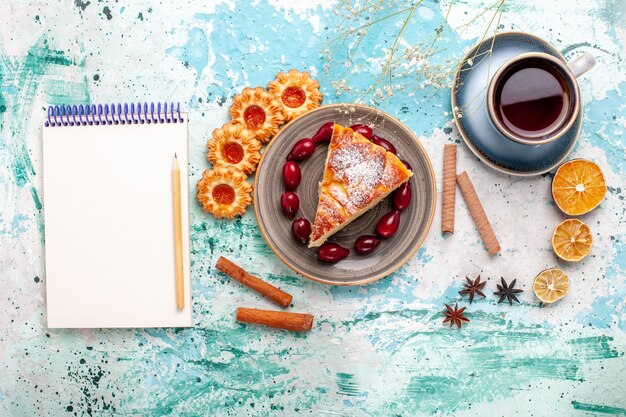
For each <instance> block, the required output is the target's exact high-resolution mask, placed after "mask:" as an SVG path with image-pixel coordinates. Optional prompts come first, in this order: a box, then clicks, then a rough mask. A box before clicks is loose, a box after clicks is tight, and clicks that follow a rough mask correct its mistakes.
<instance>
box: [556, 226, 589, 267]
mask: <svg viewBox="0 0 626 417" xmlns="http://www.w3.org/2000/svg"><path fill="white" fill-rule="evenodd" d="M592 244H593V238H592V236H591V231H590V230H589V226H587V225H586V224H585V223H583V222H581V221H580V220H578V219H567V220H565V221H563V222H562V223H561V224H559V225H558V226H557V227H556V228H555V229H554V233H553V234H552V248H553V249H554V253H556V256H558V257H559V258H561V259H563V260H564V261H572V262H577V261H580V260H581V259H583V258H584V257H585V256H587V255H589V252H591V246H592Z"/></svg>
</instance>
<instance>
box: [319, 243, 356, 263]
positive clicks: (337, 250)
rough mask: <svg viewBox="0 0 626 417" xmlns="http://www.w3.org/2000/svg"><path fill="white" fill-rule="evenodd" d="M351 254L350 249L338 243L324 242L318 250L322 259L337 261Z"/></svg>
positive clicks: (331, 261)
mask: <svg viewBox="0 0 626 417" xmlns="http://www.w3.org/2000/svg"><path fill="white" fill-rule="evenodd" d="M348 255H350V249H347V248H344V247H343V246H340V245H338V244H336V243H324V244H323V245H322V246H320V248H319V249H318V251H317V257H318V258H319V260H320V261H324V262H329V263H333V264H334V263H335V262H339V261H340V260H342V259H343V258H345V257H347V256H348Z"/></svg>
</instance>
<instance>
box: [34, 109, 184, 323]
mask: <svg viewBox="0 0 626 417" xmlns="http://www.w3.org/2000/svg"><path fill="white" fill-rule="evenodd" d="M175 153H176V154H177V158H178V162H179V165H180V173H181V195H182V196H183V197H182V231H183V234H182V236H183V269H184V296H185V306H184V308H183V309H178V308H177V306H176V281H175V261H174V220H173V216H174V215H173V203H172V201H173V197H172V161H173V158H174V154H175ZM187 161H188V156H187V115H186V114H185V113H180V107H177V108H176V109H174V105H173V104H171V105H169V106H168V105H163V106H162V105H160V104H158V105H157V106H154V105H147V104H139V105H137V106H135V105H134V104H132V105H128V104H125V105H124V104H117V105H111V106H108V105H107V106H62V107H53V108H52V107H51V108H50V109H49V110H48V117H47V120H46V122H45V127H44V129H43V165H44V169H43V184H44V189H43V192H44V196H43V197H44V220H45V259H46V278H45V282H46V294H47V300H46V302H47V320H48V327H51V328H94V327H187V326H191V322H192V318H191V283H190V262H189V198H188V196H189V189H188V180H187V179H188V169H187Z"/></svg>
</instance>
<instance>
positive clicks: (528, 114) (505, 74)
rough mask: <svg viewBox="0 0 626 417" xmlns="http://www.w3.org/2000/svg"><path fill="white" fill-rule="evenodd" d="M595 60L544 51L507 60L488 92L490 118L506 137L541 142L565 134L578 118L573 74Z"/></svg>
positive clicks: (578, 95) (578, 105) (590, 66)
mask: <svg viewBox="0 0 626 417" xmlns="http://www.w3.org/2000/svg"><path fill="white" fill-rule="evenodd" d="M595 63H596V60H595V58H594V57H593V56H592V55H591V54H585V55H583V56H581V57H579V58H577V59H575V60H573V61H571V62H569V63H567V62H565V61H563V60H561V59H559V58H556V57H554V56H552V55H548V54H544V53H535V52H531V53H525V54H521V55H518V56H516V57H514V58H512V59H510V60H509V61H507V62H505V63H504V64H503V65H502V66H501V67H500V68H499V69H498V70H497V71H496V73H495V74H494V76H493V78H492V80H491V82H490V83H489V90H488V93H487V110H488V112H489V118H490V119H491V122H492V123H493V125H494V126H495V128H496V129H498V130H499V131H500V133H502V135H504V136H505V137H506V138H508V139H510V140H513V141H515V142H519V143H522V144H525V145H541V144H543V143H548V142H551V141H553V140H556V139H558V138H560V137H561V136H563V135H564V134H565V133H566V132H567V131H568V130H569V128H570V127H572V125H573V124H574V121H575V120H576V118H577V117H578V112H579V111H580V106H581V99H580V91H579V89H578V83H577V81H576V78H577V77H579V76H580V75H582V74H584V73H585V72H587V71H589V70H590V69H591V68H592V67H593V66H594V65H595Z"/></svg>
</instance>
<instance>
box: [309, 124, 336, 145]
mask: <svg viewBox="0 0 626 417" xmlns="http://www.w3.org/2000/svg"><path fill="white" fill-rule="evenodd" d="M334 127H335V122H327V123H324V124H323V125H322V126H320V128H319V129H318V130H317V133H316V134H315V135H313V137H312V138H311V139H313V142H315V143H319V142H328V141H329V140H330V138H332V137H333V128H334Z"/></svg>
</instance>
